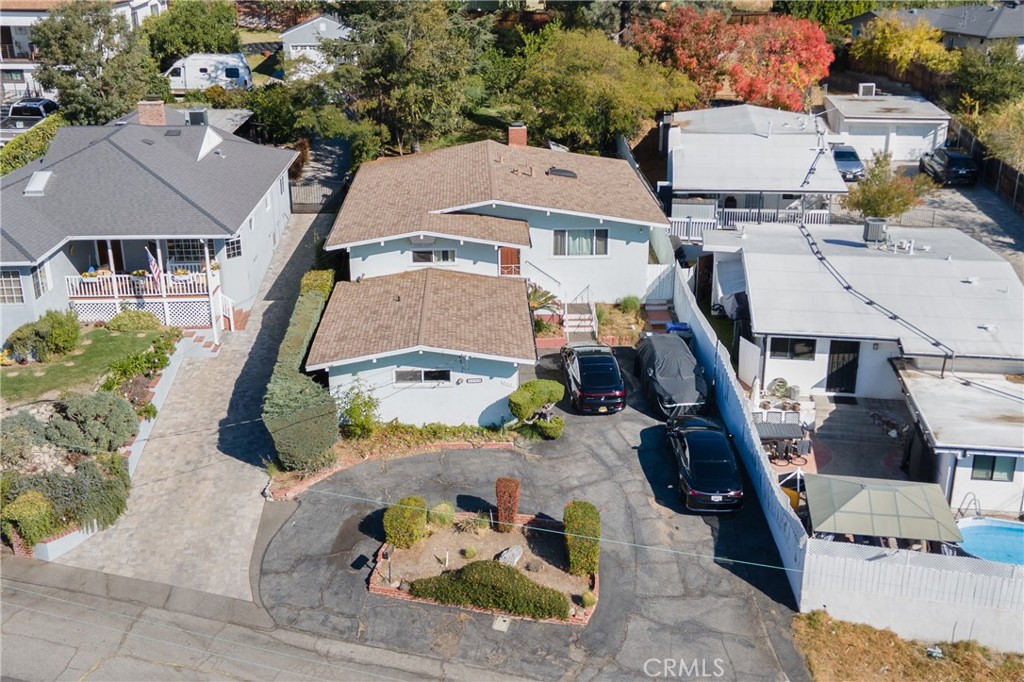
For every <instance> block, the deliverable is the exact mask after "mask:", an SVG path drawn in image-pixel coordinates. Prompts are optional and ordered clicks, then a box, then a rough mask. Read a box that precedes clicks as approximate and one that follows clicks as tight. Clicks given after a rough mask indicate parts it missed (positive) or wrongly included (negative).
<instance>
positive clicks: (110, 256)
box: [107, 239, 121, 312]
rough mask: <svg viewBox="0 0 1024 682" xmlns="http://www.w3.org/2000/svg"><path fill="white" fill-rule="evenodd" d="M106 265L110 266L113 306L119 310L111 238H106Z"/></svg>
mask: <svg viewBox="0 0 1024 682" xmlns="http://www.w3.org/2000/svg"><path fill="white" fill-rule="evenodd" d="M107 267H109V268H110V288H111V289H112V290H113V292H114V306H115V307H116V308H117V311H118V312H120V311H121V304H120V303H119V302H118V300H117V286H118V285H117V273H116V272H115V271H114V247H113V246H111V240H109V239H108V240H107Z"/></svg>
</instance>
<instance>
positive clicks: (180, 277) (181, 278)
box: [171, 268, 192, 282]
mask: <svg viewBox="0 0 1024 682" xmlns="http://www.w3.org/2000/svg"><path fill="white" fill-rule="evenodd" d="M171 279H173V280H174V281H175V282H188V281H191V279H192V273H191V272H189V271H188V270H186V269H185V268H175V270H174V272H172V273H171Z"/></svg>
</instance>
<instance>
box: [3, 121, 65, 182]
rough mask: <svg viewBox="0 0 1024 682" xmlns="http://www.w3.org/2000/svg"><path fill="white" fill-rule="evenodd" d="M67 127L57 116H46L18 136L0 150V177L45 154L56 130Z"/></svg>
mask: <svg viewBox="0 0 1024 682" xmlns="http://www.w3.org/2000/svg"><path fill="white" fill-rule="evenodd" d="M63 125H67V122H66V121H65V120H64V119H63V118H61V117H60V115H58V114H54V115H53V116H47V117H46V118H45V119H43V120H42V122H40V123H39V124H38V125H35V126H32V129H31V130H29V131H28V132H26V133H22V134H21V135H18V136H17V137H16V138H14V139H13V140H11V141H10V142H8V143H7V144H6V145H4V147H3V148H2V149H0V175H7V174H8V173H10V172H12V171H15V170H18V169H19V168H21V167H22V166H24V165H25V164H27V163H30V162H32V161H35V160H36V159H38V158H39V157H40V156H43V155H44V154H46V150H48V149H49V148H50V141H51V140H53V136H54V135H56V134H57V128H60V127H61V126H63Z"/></svg>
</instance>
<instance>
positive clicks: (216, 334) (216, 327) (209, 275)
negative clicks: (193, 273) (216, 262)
mask: <svg viewBox="0 0 1024 682" xmlns="http://www.w3.org/2000/svg"><path fill="white" fill-rule="evenodd" d="M202 242H203V264H204V265H205V266H206V296H207V299H208V300H209V301H210V326H211V327H213V343H214V345H218V344H220V325H221V321H220V320H218V319H217V317H218V315H217V310H216V308H215V307H214V305H213V286H212V285H211V282H212V281H213V270H211V269H210V242H209V241H208V240H206V239H203V240H202ZM217 296H218V297H219V296H220V289H218V290H217Z"/></svg>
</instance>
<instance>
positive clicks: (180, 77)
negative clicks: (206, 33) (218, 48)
mask: <svg viewBox="0 0 1024 682" xmlns="http://www.w3.org/2000/svg"><path fill="white" fill-rule="evenodd" d="M164 75H165V76H167V78H168V80H169V81H170V83H171V92H173V93H174V94H181V93H183V92H185V91H186V90H205V89H206V88H209V87H213V86H214V85H219V86H221V87H222V88H224V89H225V90H232V89H238V88H243V89H246V90H248V89H249V88H251V87H252V69H250V68H249V64H248V63H247V62H246V61H245V55H243V54H242V53H241V52H236V53H234V54H206V53H197V54H190V55H189V56H187V57H182V58H181V59H179V60H178V61H176V62H174V64H173V65H172V66H171V68H170V69H168V70H167V72H166V73H164Z"/></svg>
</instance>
